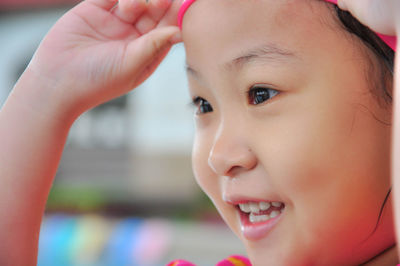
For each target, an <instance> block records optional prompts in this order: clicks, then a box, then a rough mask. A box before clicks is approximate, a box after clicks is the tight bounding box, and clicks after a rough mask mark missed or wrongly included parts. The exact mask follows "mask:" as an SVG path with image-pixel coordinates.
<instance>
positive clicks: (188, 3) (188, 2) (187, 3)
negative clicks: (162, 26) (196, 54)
mask: <svg viewBox="0 0 400 266" xmlns="http://www.w3.org/2000/svg"><path fill="white" fill-rule="evenodd" d="M194 1H196V0H185V1H183V3H182V5H181V8H180V9H179V13H178V26H179V28H181V29H182V21H183V16H184V15H185V13H186V10H187V9H188V8H189V7H190V6H191V5H192V4H193V2H194Z"/></svg>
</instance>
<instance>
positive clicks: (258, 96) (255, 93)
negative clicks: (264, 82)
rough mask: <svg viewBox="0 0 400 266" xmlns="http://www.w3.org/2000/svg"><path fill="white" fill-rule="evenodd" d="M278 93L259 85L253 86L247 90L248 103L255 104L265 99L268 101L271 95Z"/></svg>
mask: <svg viewBox="0 0 400 266" xmlns="http://www.w3.org/2000/svg"><path fill="white" fill-rule="evenodd" d="M278 94H279V91H277V90H274V89H270V88H266V87H261V86H254V87H252V88H251V89H250V90H249V92H248V100H249V104H252V105H257V104H261V103H263V102H265V101H268V100H269V99H271V98H272V97H275V96H276V95H278Z"/></svg>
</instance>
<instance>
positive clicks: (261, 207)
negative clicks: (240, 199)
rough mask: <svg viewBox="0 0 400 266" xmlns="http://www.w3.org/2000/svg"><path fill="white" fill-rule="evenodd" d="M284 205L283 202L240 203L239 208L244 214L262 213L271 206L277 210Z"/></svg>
mask: <svg viewBox="0 0 400 266" xmlns="http://www.w3.org/2000/svg"><path fill="white" fill-rule="evenodd" d="M282 205H283V203H282V202H276V201H274V202H265V201H261V202H249V203H240V204H239V208H240V210H241V211H242V212H245V213H251V212H252V213H259V212H260V211H266V210H268V209H269V208H270V207H271V206H274V207H276V208H279V207H281V206H282Z"/></svg>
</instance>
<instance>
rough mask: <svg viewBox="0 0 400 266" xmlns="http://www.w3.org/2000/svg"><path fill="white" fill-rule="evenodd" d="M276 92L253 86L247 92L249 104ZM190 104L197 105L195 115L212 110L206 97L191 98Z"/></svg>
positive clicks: (276, 93) (269, 97)
mask: <svg viewBox="0 0 400 266" xmlns="http://www.w3.org/2000/svg"><path fill="white" fill-rule="evenodd" d="M271 92H272V93H271ZM278 94H279V91H277V90H274V89H271V88H267V87H260V86H254V87H252V88H251V89H250V90H249V91H248V92H247V98H248V102H249V104H251V105H259V104H262V103H264V102H266V101H268V100H270V99H271V98H273V97H275V96H276V95H278ZM271 95H272V96H271ZM192 105H194V106H195V107H197V111H196V114H197V115H201V114H206V113H209V112H212V111H213V108H212V106H211V104H210V103H209V102H208V101H207V100H206V99H204V98H202V97H199V96H197V97H194V98H193V100H192Z"/></svg>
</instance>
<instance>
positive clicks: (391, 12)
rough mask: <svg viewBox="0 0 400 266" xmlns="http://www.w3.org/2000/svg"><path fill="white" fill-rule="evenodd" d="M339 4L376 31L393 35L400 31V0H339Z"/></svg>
mask: <svg viewBox="0 0 400 266" xmlns="http://www.w3.org/2000/svg"><path fill="white" fill-rule="evenodd" d="M338 5H339V7H340V8H341V9H344V10H348V11H350V12H351V13H352V14H353V16H355V17H356V18H357V19H358V20H359V21H361V22H362V23H363V24H365V25H367V26H368V27H370V28H371V29H373V30H374V31H376V32H379V33H382V34H386V35H393V36H394V35H399V33H400V32H399V31H400V1H399V0H338Z"/></svg>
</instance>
